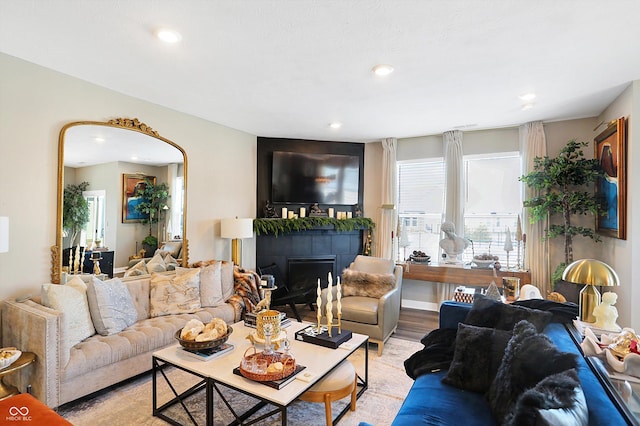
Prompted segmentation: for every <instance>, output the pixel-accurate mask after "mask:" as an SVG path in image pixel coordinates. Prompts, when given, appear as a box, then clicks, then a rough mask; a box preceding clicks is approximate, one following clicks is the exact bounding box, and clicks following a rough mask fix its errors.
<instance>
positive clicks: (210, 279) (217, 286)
mask: <svg viewBox="0 0 640 426" xmlns="http://www.w3.org/2000/svg"><path fill="white" fill-rule="evenodd" d="M221 266H222V262H220V261H218V262H214V263H213V264H211V265H208V266H204V267H201V268H200V304H201V305H202V306H203V307H205V306H219V305H224V298H223V297H222V277H221ZM191 271H193V269H192V268H180V267H178V268H176V274H177V275H178V276H182V275H185V274H188V273H190V272H191Z"/></svg>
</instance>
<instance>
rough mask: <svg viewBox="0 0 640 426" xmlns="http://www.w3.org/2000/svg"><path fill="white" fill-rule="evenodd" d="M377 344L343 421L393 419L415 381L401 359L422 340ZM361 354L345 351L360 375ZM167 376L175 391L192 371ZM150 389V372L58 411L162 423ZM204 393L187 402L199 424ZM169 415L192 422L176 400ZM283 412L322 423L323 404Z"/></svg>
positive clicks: (91, 425) (82, 425) (81, 421)
mask: <svg viewBox="0 0 640 426" xmlns="http://www.w3.org/2000/svg"><path fill="white" fill-rule="evenodd" d="M376 349H377V347H376V346H375V345H371V346H370V348H369V387H368V389H367V390H366V391H365V392H364V394H363V395H362V396H361V397H360V399H358V402H357V407H356V411H355V412H351V411H350V412H348V413H347V414H346V415H345V416H344V417H343V418H342V420H341V421H340V424H341V425H346V426H356V425H358V424H359V423H360V422H367V423H371V424H373V425H389V424H391V422H392V421H393V419H394V417H395V415H396V413H397V412H398V410H399V409H400V406H401V405H402V402H403V401H404V398H405V396H406V395H407V393H408V392H409V389H410V388H411V385H412V384H413V380H411V379H410V378H409V377H408V376H407V375H406V374H405V371H404V364H403V363H404V360H405V359H407V358H408V357H409V356H410V355H411V354H413V353H414V352H416V351H418V350H420V349H422V344H420V343H418V342H409V341H406V340H401V339H396V338H393V337H392V338H390V339H389V340H388V341H387V343H386V344H385V345H384V352H383V354H382V357H378V355H377V350H376ZM294 353H295V352H294ZM363 357H364V350H363V349H358V350H357V351H356V352H355V353H354V354H353V355H351V357H349V359H350V360H351V361H352V362H353V364H354V365H355V366H356V367H357V369H358V373H359V374H361V375H362V374H363V373H364V371H362V368H361V367H360V366H361V365H363V364H364V362H363V359H364V358H363ZM168 376H169V378H170V380H171V382H172V383H173V384H175V386H176V388H177V390H178V391H183V390H185V389H187V388H189V387H190V386H192V385H193V384H195V380H194V378H193V376H191V375H189V374H187V373H185V372H183V371H180V370H178V369H170V370H168ZM158 389H159V392H158V394H159V398H158V399H159V401H160V402H161V403H162V402H165V401H167V400H168V399H169V397H170V396H171V395H172V393H171V390H170V389H169V388H168V387H167V386H166V385H165V384H164V380H162V379H159V380H158ZM151 394H152V379H151V374H150V373H149V374H145V375H143V376H140V377H138V378H137V379H135V380H132V381H130V382H127V383H125V384H122V385H118V386H115V387H112V388H110V389H109V390H108V391H106V392H103V393H100V394H97V395H95V396H93V397H91V398H88V399H83V400H80V401H79V402H76V403H73V404H67V405H65V406H63V407H61V408H60V411H59V414H60V415H61V416H63V417H64V418H65V419H67V420H69V421H70V422H71V423H73V424H74V425H75V426H98V425H116V424H117V425H145V426H146V425H148V426H156V425H157V426H161V425H166V424H167V423H166V422H164V421H163V420H161V419H159V418H157V417H153V415H152V395H151ZM225 395H227V397H228V398H230V400H231V401H233V402H232V404H234V405H235V406H237V407H239V408H240V409H241V408H242V407H247V406H249V405H250V404H251V405H253V403H255V402H256V400H255V399H253V398H251V397H249V396H246V395H244V394H241V393H239V392H234V391H232V390H229V389H225ZM204 399H205V398H204V391H202V392H201V393H199V394H197V395H195V396H193V397H192V398H190V399H189V401H188V404H187V406H188V407H189V408H190V410H191V411H192V413H194V417H195V420H196V421H197V423H198V424H199V425H204V424H205V410H204V407H205V401H204ZM214 399H215V403H216V406H215V410H214V411H215V424H216V425H219V424H220V425H223V424H225V425H226V424H229V423H231V422H232V421H233V420H234V417H233V415H232V414H231V413H230V412H229V411H228V409H227V408H226V407H224V405H223V403H222V402H221V401H220V398H219V397H218V396H217V395H216V396H215V398H214ZM348 403H349V398H345V399H343V400H340V401H336V402H334V403H333V405H332V410H333V414H334V416H335V415H336V413H338V412H339V411H341V410H342V409H343V407H345V406H346V405H347V404H348ZM267 408H269V407H266V408H265V409H263V410H262V411H260V412H259V413H261V412H266V411H267ZM168 415H169V416H170V417H173V418H175V419H177V420H178V421H179V422H180V423H182V424H185V425H187V424H192V423H191V422H190V420H189V418H188V417H187V416H186V415H185V414H184V411H183V410H182V408H181V407H180V406H176V407H172V408H171V410H170V411H169V412H168ZM287 417H288V424H289V425H294V426H298V425H299V426H303V425H304V426H311V425H324V424H325V420H324V419H325V414H324V405H323V404H319V403H310V402H303V401H295V402H294V403H293V404H292V405H290V406H289V408H288V410H287ZM258 424H259V425H264V426H271V425H274V426H275V425H279V424H280V416H279V414H278V415H275V416H273V417H271V418H268V419H265V420H262V421H260V422H259V423H258Z"/></svg>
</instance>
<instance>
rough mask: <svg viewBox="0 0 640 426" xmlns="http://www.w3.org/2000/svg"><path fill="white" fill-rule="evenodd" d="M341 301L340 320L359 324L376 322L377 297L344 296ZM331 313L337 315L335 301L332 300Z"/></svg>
mask: <svg viewBox="0 0 640 426" xmlns="http://www.w3.org/2000/svg"><path fill="white" fill-rule="evenodd" d="M341 303H342V320H344V321H352V322H359V323H361V324H377V323H378V299H372V298H371V297H361V296H352V297H345V298H343V299H342V300H341ZM333 311H334V312H333V315H334V318H335V317H336V315H337V311H336V301H335V300H334V301H333Z"/></svg>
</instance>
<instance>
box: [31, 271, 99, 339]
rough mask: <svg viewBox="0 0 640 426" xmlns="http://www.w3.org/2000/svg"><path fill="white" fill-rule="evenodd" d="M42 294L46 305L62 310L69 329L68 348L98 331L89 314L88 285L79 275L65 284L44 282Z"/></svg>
mask: <svg viewBox="0 0 640 426" xmlns="http://www.w3.org/2000/svg"><path fill="white" fill-rule="evenodd" d="M41 294H42V304H43V305H44V306H46V307H48V308H52V309H55V310H57V311H60V312H62V318H63V321H64V323H65V326H66V330H67V333H66V337H67V339H66V347H67V348H69V349H70V348H72V347H73V346H75V345H77V344H78V343H80V342H82V341H83V340H84V339H86V338H87V337H90V336H93V335H94V334H95V333H96V330H95V328H94V327H93V323H92V322H91V315H90V314H89V303H88V302H87V286H86V285H85V283H84V282H83V281H82V280H81V279H80V278H79V277H74V278H73V279H72V280H71V281H69V282H68V283H67V284H65V285H59V284H44V285H43V286H42V290H41Z"/></svg>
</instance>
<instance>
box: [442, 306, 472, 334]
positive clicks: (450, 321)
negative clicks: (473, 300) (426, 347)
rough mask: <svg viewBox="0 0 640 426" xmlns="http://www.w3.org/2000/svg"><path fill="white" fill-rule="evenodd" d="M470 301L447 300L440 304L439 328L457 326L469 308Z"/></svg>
mask: <svg viewBox="0 0 640 426" xmlns="http://www.w3.org/2000/svg"><path fill="white" fill-rule="evenodd" d="M471 306H472V305H471V304H470V303H463V302H454V301H452V300H447V301H444V302H442V305H440V328H455V329H457V328H458V323H461V322H463V321H464V319H465V318H466V317H467V314H468V313H469V311H470V310H471Z"/></svg>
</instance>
